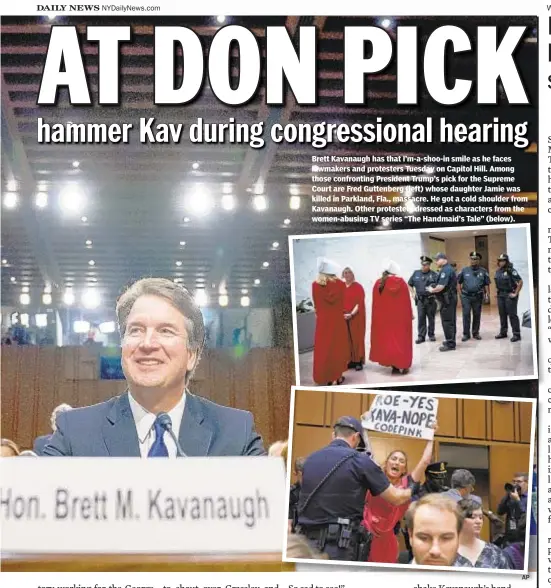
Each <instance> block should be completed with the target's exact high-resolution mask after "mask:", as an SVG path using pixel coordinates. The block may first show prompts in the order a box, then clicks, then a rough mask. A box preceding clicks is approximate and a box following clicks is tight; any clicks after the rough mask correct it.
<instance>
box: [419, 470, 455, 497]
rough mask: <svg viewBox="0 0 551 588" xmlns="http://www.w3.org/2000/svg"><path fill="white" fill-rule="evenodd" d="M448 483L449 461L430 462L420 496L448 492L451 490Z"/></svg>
mask: <svg viewBox="0 0 551 588" xmlns="http://www.w3.org/2000/svg"><path fill="white" fill-rule="evenodd" d="M447 483H448V462H447V461H435V462H434V463H431V464H429V465H428V466H427V467H426V469H425V483H424V484H422V485H421V488H420V489H419V495H418V497H416V498H417V499H418V498H422V497H423V496H425V494H433V493H434V492H446V491H447V490H449V487H448V486H447Z"/></svg>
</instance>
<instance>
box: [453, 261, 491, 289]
mask: <svg viewBox="0 0 551 588" xmlns="http://www.w3.org/2000/svg"><path fill="white" fill-rule="evenodd" d="M457 281H458V282H459V283H460V284H461V291H462V292H463V294H478V293H480V292H484V286H489V285H490V276H489V275H488V272H487V271H486V270H485V269H484V268H483V267H480V266H478V267H476V268H473V267H472V266H468V267H464V268H463V269H462V270H461V271H460V272H459V275H458V276H457Z"/></svg>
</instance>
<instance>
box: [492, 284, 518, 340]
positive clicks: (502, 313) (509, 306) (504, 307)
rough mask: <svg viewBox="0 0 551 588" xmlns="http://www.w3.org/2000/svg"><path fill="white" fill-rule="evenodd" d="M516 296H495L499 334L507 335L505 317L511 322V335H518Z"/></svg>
mask: <svg viewBox="0 0 551 588" xmlns="http://www.w3.org/2000/svg"><path fill="white" fill-rule="evenodd" d="M517 306H518V296H516V297H515V298H509V295H508V294H506V295H505V296H501V295H499V296H498V297H497V308H498V310H499V326H500V329H499V334H500V335H507V317H509V321H510V323H511V330H512V331H513V335H518V336H519V337H520V321H519V320H518V314H517Z"/></svg>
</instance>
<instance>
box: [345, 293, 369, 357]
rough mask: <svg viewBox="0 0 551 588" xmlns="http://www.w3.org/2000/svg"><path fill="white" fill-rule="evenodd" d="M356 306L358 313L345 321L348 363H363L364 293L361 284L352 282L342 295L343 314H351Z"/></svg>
mask: <svg viewBox="0 0 551 588" xmlns="http://www.w3.org/2000/svg"><path fill="white" fill-rule="evenodd" d="M356 305H358V312H357V313H356V314H355V315H354V316H353V317H352V318H351V319H350V320H349V321H347V323H348V327H347V329H349V330H350V333H349V335H348V347H349V350H350V355H349V357H348V361H353V362H355V363H362V364H363V363H365V292H364V289H363V287H362V286H361V284H358V282H352V284H350V286H347V288H346V291H345V294H344V312H345V313H348V312H351V311H352V309H353V308H354V307H355V306H356Z"/></svg>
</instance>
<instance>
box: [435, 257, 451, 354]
mask: <svg viewBox="0 0 551 588" xmlns="http://www.w3.org/2000/svg"><path fill="white" fill-rule="evenodd" d="M434 261H435V263H436V265H437V266H438V267H439V268H440V273H439V274H438V285H436V286H428V291H429V292H430V293H431V294H436V299H437V301H438V302H439V304H440V318H441V319H442V329H443V330H444V343H443V345H442V346H441V347H440V348H439V349H440V351H453V350H454V349H455V334H456V331H457V276H456V275H455V271H454V270H453V268H452V266H451V264H450V263H449V262H448V257H447V255H446V254H445V253H437V254H436V255H435V256H434Z"/></svg>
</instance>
